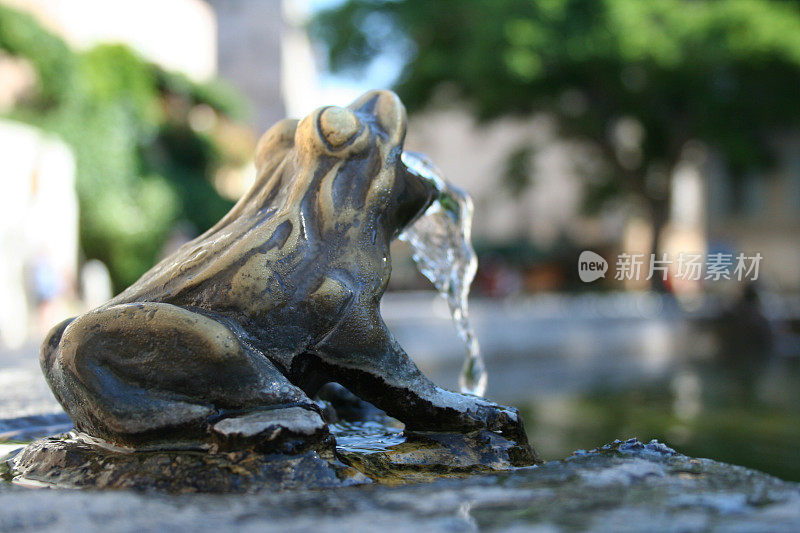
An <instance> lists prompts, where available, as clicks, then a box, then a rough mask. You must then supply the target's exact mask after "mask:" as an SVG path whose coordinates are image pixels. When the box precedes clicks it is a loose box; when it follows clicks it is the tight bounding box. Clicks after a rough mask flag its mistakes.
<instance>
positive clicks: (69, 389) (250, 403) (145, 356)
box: [40, 303, 327, 448]
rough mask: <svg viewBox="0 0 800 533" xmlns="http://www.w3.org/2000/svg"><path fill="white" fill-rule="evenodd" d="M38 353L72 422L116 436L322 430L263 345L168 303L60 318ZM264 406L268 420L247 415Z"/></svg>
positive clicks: (226, 439) (165, 441) (229, 439)
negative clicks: (261, 350)
mask: <svg viewBox="0 0 800 533" xmlns="http://www.w3.org/2000/svg"><path fill="white" fill-rule="evenodd" d="M40 360H41V364H42V370H43V371H44V374H45V377H46V378H47V381H48V383H49V384H50V387H51V388H52V389H53V392H54V393H55V395H56V398H57V399H58V400H59V402H60V403H61V405H62V406H63V407H64V409H65V410H66V411H67V413H68V414H69V415H70V417H71V418H72V420H73V421H74V422H75V425H76V427H77V428H78V429H80V430H82V431H85V432H87V433H89V434H90V435H93V436H96V437H100V438H103V439H106V440H108V441H110V442H112V443H115V444H120V445H127V446H134V447H141V446H155V447H158V446H161V445H174V444H175V443H179V442H185V443H187V444H189V445H191V444H192V443H199V444H203V443H205V444H210V443H217V444H219V445H224V446H225V447H228V448H231V447H236V446H240V445H241V446H245V445H247V446H250V445H257V446H261V447H264V448H269V447H270V446H274V447H277V448H281V447H282V446H284V444H285V443H286V442H288V441H292V440H295V441H296V440H298V439H302V438H306V437H308V440H309V442H319V441H320V440H321V439H322V438H324V435H322V433H323V432H322V430H320V429H319V428H318V426H319V423H318V421H317V419H319V420H321V419H320V418H319V414H318V413H317V412H316V411H315V410H316V409H317V407H316V406H315V405H314V404H313V402H312V401H311V400H310V399H309V398H308V397H307V396H306V395H305V393H303V391H302V390H300V389H299V388H297V387H295V386H294V385H292V384H291V383H290V382H289V381H288V380H287V379H286V377H285V376H283V374H281V373H280V372H279V371H278V370H277V369H276V368H275V366H274V365H273V364H272V363H271V362H270V361H269V360H268V359H267V358H266V357H264V356H263V354H261V353H259V352H257V351H256V350H255V349H253V348H251V347H249V346H248V345H246V344H245V343H242V342H240V341H239V339H238V338H237V337H236V335H235V334H234V333H233V332H232V331H231V330H230V329H229V328H228V327H226V326H225V325H223V324H222V323H221V322H218V321H217V320H214V319H212V318H210V317H208V316H205V315H202V314H199V313H194V312H192V311H188V310H186V309H182V308H180V307H176V306H173V305H170V304H164V303H132V304H123V305H116V306H111V307H108V308H101V309H99V310H96V311H92V312H90V313H87V314H85V315H82V316H80V317H78V318H77V319H75V320H74V321H72V322H71V323H69V324H68V325H67V323H63V324H61V325H59V326H56V328H54V330H53V331H52V332H51V334H50V336H49V338H48V340H47V341H45V343H44V345H43V346H42V353H41V357H40ZM284 407H286V408H289V409H281V408H284ZM265 408H271V409H274V411H272V412H271V415H270V416H271V420H272V422H273V423H266V422H265V419H264V418H263V416H262V417H261V418H259V417H258V416H257V415H256V414H253V415H252V416H253V417H254V418H249V419H248V418H247V416H248V413H250V412H253V413H257V412H259V411H261V410H264V409H265ZM303 411H305V412H307V413H303ZM279 413H282V414H283V415H285V416H284V417H283V419H281V416H279ZM237 419H238V420H239V422H236V420H237ZM242 420H249V421H250V422H251V423H250V424H249V429H248V431H249V433H248V431H244V430H242V427H243V423H242ZM276 421H277V422H276ZM259 424H260V425H261V426H260V427H261V430H259V431H256V430H255V429H254V428H255V427H256V426H258V425H259ZM237 428H238V429H237ZM311 428H316V429H314V430H313V431H312V429H311ZM324 433H325V434H327V430H325V432H324ZM292 447H296V446H295V445H292Z"/></svg>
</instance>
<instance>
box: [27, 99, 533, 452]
mask: <svg viewBox="0 0 800 533" xmlns="http://www.w3.org/2000/svg"><path fill="white" fill-rule="evenodd" d="M405 130H406V115H405V109H404V108H403V105H402V104H401V102H400V100H399V99H398V98H397V97H396V96H395V95H394V94H393V93H391V92H388V91H372V92H369V93H366V94H365V95H363V96H362V97H360V98H358V99H357V100H356V101H354V102H353V103H352V104H351V105H349V106H348V107H346V108H341V107H323V108H320V109H318V110H317V111H315V112H314V113H312V114H311V115H309V116H307V117H305V118H304V119H303V120H301V121H299V122H298V121H296V120H288V119H287V120H283V121H281V122H279V123H278V124H276V125H275V126H273V127H272V128H271V129H270V130H269V131H267V132H266V133H265V134H264V136H263V137H262V138H261V140H260V141H259V144H258V148H257V153H256V166H257V169H258V178H257V180H256V182H255V183H254V185H253V186H252V188H251V189H250V190H249V191H248V192H247V193H246V194H245V196H244V197H243V198H242V199H241V200H240V201H239V202H238V203H237V204H236V205H235V206H234V207H233V208H232V210H231V211H230V212H229V213H228V214H227V215H226V216H225V217H224V218H223V219H222V220H220V221H219V223H217V224H216V225H215V226H214V227H212V228H211V229H209V230H208V231H207V232H205V233H204V234H202V235H201V236H199V237H198V238H196V239H194V240H193V241H191V242H189V243H187V244H186V245H184V246H183V247H182V248H180V249H179V250H177V251H176V252H175V253H174V254H173V255H171V256H170V257H167V258H166V259H164V260H163V261H161V262H160V263H159V264H157V265H156V266H155V267H154V268H153V269H152V270H150V271H149V272H147V273H146V274H144V275H143V276H142V277H141V279H139V280H138V281H137V282H136V283H134V284H133V285H132V286H130V287H129V288H128V289H127V290H125V291H124V292H122V293H121V294H119V295H118V296H117V297H115V298H113V299H112V300H111V301H109V302H108V303H106V304H105V305H102V306H101V307H99V308H97V309H95V310H93V311H90V312H88V313H86V314H84V315H81V316H79V317H77V318H74V319H70V320H66V321H64V322H62V323H61V324H59V325H58V326H56V327H55V328H53V330H52V331H51V332H50V333H49V335H48V337H47V339H46V340H45V342H44V344H43V346H42V350H41V356H40V361H41V365H42V369H43V371H44V375H45V377H46V379H47V381H48V383H49V385H50V387H51V388H52V390H53V392H54V394H55V396H56V398H57V399H58V401H59V402H60V403H61V405H62V406H63V407H64V409H65V410H66V412H67V413H68V414H69V416H70V417H71V418H72V420H73V421H74V423H75V426H76V428H77V429H78V430H80V431H82V432H84V433H85V434H88V435H89V436H93V437H97V438H100V439H104V440H105V441H107V442H110V443H112V444H116V445H122V446H128V447H134V448H169V447H174V446H179V445H184V444H192V443H194V444H197V443H200V444H201V445H204V446H209V447H211V448H213V447H215V446H216V447H218V448H221V449H236V448H239V447H251V448H256V449H258V450H261V451H264V452H271V451H276V452H293V451H296V450H301V449H308V448H309V447H311V448H313V447H315V446H321V445H322V444H323V443H324V442H328V443H329V442H330V437H329V433H328V428H327V425H326V424H325V422H324V421H323V418H322V416H321V409H320V407H319V406H318V404H316V403H315V402H314V401H313V400H312V397H313V395H314V394H315V392H316V391H317V390H318V389H319V388H320V387H321V386H322V385H324V384H326V383H329V382H336V383H339V384H341V385H343V386H344V387H346V388H347V389H349V390H350V391H351V392H353V393H354V394H356V395H357V396H359V397H360V398H362V399H363V400H366V401H368V402H371V403H372V404H374V405H375V406H377V407H379V408H380V409H382V410H384V411H385V412H386V413H387V414H389V415H390V416H393V417H395V418H397V419H399V420H400V421H402V422H403V423H404V424H405V425H406V428H407V429H409V430H418V431H427V430H431V431H461V432H468V431H472V430H476V429H488V430H490V431H493V432H496V433H499V434H502V435H504V436H506V437H508V438H511V439H513V440H515V441H517V442H519V443H522V444H524V443H526V442H527V440H526V438H525V434H524V430H523V428H522V422H521V420H520V417H519V415H518V413H517V412H516V410H514V409H513V408H509V407H503V406H500V405H496V404H494V403H491V402H489V401H486V400H483V399H481V398H478V397H475V396H469V395H462V394H457V393H454V392H449V391H446V390H443V389H441V388H438V387H436V386H435V385H434V384H433V383H432V382H431V381H429V380H428V379H427V378H426V377H425V376H424V375H423V374H422V373H421V372H420V370H419V369H418V368H417V366H416V365H415V364H414V363H413V361H412V360H411V359H410V358H409V357H408V355H406V353H405V352H404V351H403V349H402V348H401V347H400V346H399V344H398V343H397V341H396V340H395V339H394V337H393V336H392V334H391V333H390V332H389V331H388V329H387V327H386V325H385V324H384V322H383V320H382V319H381V316H380V313H379V303H380V299H381V296H382V295H383V292H384V290H385V288H386V285H387V283H388V281H389V274H390V271H391V262H390V258H389V244H390V243H391V241H392V240H393V239H394V238H395V237H396V236H397V235H398V233H399V232H400V231H401V230H402V229H403V228H404V227H406V226H407V225H408V224H409V223H411V222H412V221H413V220H415V218H416V217H418V216H419V215H420V214H421V213H422V212H424V211H425V210H426V209H427V208H428V207H429V206H430V205H431V203H432V202H433V201H434V199H435V198H436V194H437V190H436V188H435V186H434V184H433V183H431V182H430V181H429V180H427V179H425V178H423V177H422V176H419V175H417V174H415V173H414V172H412V171H411V170H409V168H408V167H406V166H405V165H404V164H403V163H402V162H401V153H402V151H403V141H404V137H405Z"/></svg>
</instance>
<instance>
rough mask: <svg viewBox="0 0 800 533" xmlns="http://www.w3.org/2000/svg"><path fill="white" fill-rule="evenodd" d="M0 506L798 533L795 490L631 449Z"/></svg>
mask: <svg viewBox="0 0 800 533" xmlns="http://www.w3.org/2000/svg"><path fill="white" fill-rule="evenodd" d="M0 505H2V508H3V509H4V512H3V513H0V530H11V529H14V530H17V531H32V530H44V529H48V530H53V529H56V530H59V531H93V530H99V529H102V530H103V531H163V530H165V529H168V530H170V531H227V530H232V529H235V530H236V531H315V532H320V531H321V532H325V531H366V530H370V531H373V530H381V531H408V530H409V529H410V528H415V529H416V530H419V531H472V530H475V529H476V528H478V529H481V530H489V531H491V530H503V531H548V532H549V531H575V530H581V531H641V530H644V529H646V530H648V531H689V532H691V531H709V530H711V531H723V530H724V531H738V532H750V531H752V532H763V531H787V532H789V531H792V532H794V531H800V485H798V484H795V483H787V482H784V481H781V480H779V479H776V478H774V477H771V476H768V475H766V474H762V473H760V472H755V471H752V470H748V469H745V468H741V467H737V466H731V465H727V464H722V463H717V462H715V461H711V460H708V459H693V458H691V457H686V456H684V455H681V454H678V453H675V452H673V451H672V450H670V449H669V448H667V447H665V446H663V445H660V444H657V443H651V444H642V443H640V442H638V441H633V442H631V441H629V442H625V443H620V442H617V443H615V444H613V445H610V446H607V447H606V448H604V449H599V450H593V451H591V452H577V453H576V454H574V455H572V456H570V457H569V458H567V459H566V460H564V461H553V462H549V463H546V464H544V465H542V466H539V467H528V468H522V469H517V470H515V471H510V472H506V473H501V474H493V475H479V476H472V477H469V478H465V479H441V480H439V481H436V482H433V483H421V484H414V485H402V486H386V485H378V484H372V485H363V486H358V487H347V488H341V489H337V490H326V491H289V492H281V493H274V492H272V491H262V492H260V493H258V494H248V495H224V496H220V495H213V496H212V495H177V496H165V495H163V494H140V493H135V492H128V491H111V492H88V491H58V490H31V489H24V488H22V487H18V486H14V485H11V484H7V483H0Z"/></svg>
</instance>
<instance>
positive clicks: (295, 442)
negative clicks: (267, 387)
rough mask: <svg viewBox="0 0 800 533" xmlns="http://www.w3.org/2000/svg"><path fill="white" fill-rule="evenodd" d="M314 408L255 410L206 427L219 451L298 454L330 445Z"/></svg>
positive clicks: (227, 417) (295, 407)
mask: <svg viewBox="0 0 800 533" xmlns="http://www.w3.org/2000/svg"><path fill="white" fill-rule="evenodd" d="M312 406H313V408H312ZM315 408H316V406H315V405H314V404H312V405H310V406H309V405H302V406H301V405H296V406H284V407H281V408H278V409H259V410H252V411H247V412H244V413H237V414H235V415H230V416H225V417H224V418H222V419H221V420H219V421H217V422H212V424H211V426H210V430H211V436H212V438H213V439H214V442H215V443H216V444H217V446H218V447H219V448H220V449H222V450H235V449H240V448H254V449H255V450H256V451H259V452H261V453H299V452H302V451H305V450H308V449H318V448H319V447H321V446H322V445H323V444H324V443H326V442H327V443H329V444H333V442H332V437H331V436H330V433H329V431H328V426H327V424H325V421H324V420H323V419H322V416H321V414H320V413H319V411H318V408H316V409H315Z"/></svg>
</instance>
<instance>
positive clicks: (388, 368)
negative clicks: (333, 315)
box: [313, 305, 527, 443]
mask: <svg viewBox="0 0 800 533" xmlns="http://www.w3.org/2000/svg"><path fill="white" fill-rule="evenodd" d="M313 354H314V355H315V356H317V357H318V358H319V359H320V360H321V362H322V365H323V367H324V371H325V372H326V373H327V374H329V377H330V381H336V382H338V383H340V384H342V385H344V386H345V387H347V388H348V389H350V390H351V391H352V392H353V393H355V394H356V395H357V396H359V397H360V398H362V399H363V400H366V401H369V402H371V403H372V404H374V405H376V406H377V407H379V408H381V409H383V410H384V411H385V412H386V413H387V414H389V415H390V416H393V417H395V418H397V419H398V420H400V421H401V422H403V423H404V424H405V425H406V427H407V428H408V429H411V430H417V431H442V430H445V431H446V430H455V431H471V430H475V429H484V428H485V429H489V430H491V431H494V432H497V433H500V434H503V435H504V436H506V437H508V438H510V439H512V440H514V441H516V442H517V443H527V437H526V436H525V431H524V428H523V425H522V419H521V417H520V416H519V413H518V412H517V410H516V409H514V408H511V407H504V406H501V405H497V404H495V403H492V402H489V401H486V400H483V399H481V398H478V397H476V396H471V395H467V394H458V393H455V392H451V391H448V390H445V389H441V388H439V387H437V386H436V385H434V384H433V382H431V381H430V380H429V379H428V378H427V377H425V375H424V374H423V373H422V372H421V371H420V370H419V368H418V367H417V365H416V364H414V362H413V361H412V360H411V358H410V357H409V356H408V355H407V354H406V353H405V351H403V349H402V347H400V345H399V343H398V342H397V341H396V340H395V339H394V337H393V336H392V334H391V333H390V332H389V330H388V329H387V328H386V325H385V324H384V322H383V319H382V318H381V316H380V314H379V313H378V311H377V306H371V305H367V306H353V307H351V313H349V314H348V316H347V317H346V318H345V319H344V320H343V321H342V322H341V323H340V324H339V325H338V326H337V328H335V329H334V330H333V331H332V332H331V333H330V334H329V335H328V336H327V337H326V338H325V339H323V340H322V341H321V342H320V343H319V344H318V345H317V346H316V347H315V348H314V350H313Z"/></svg>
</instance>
